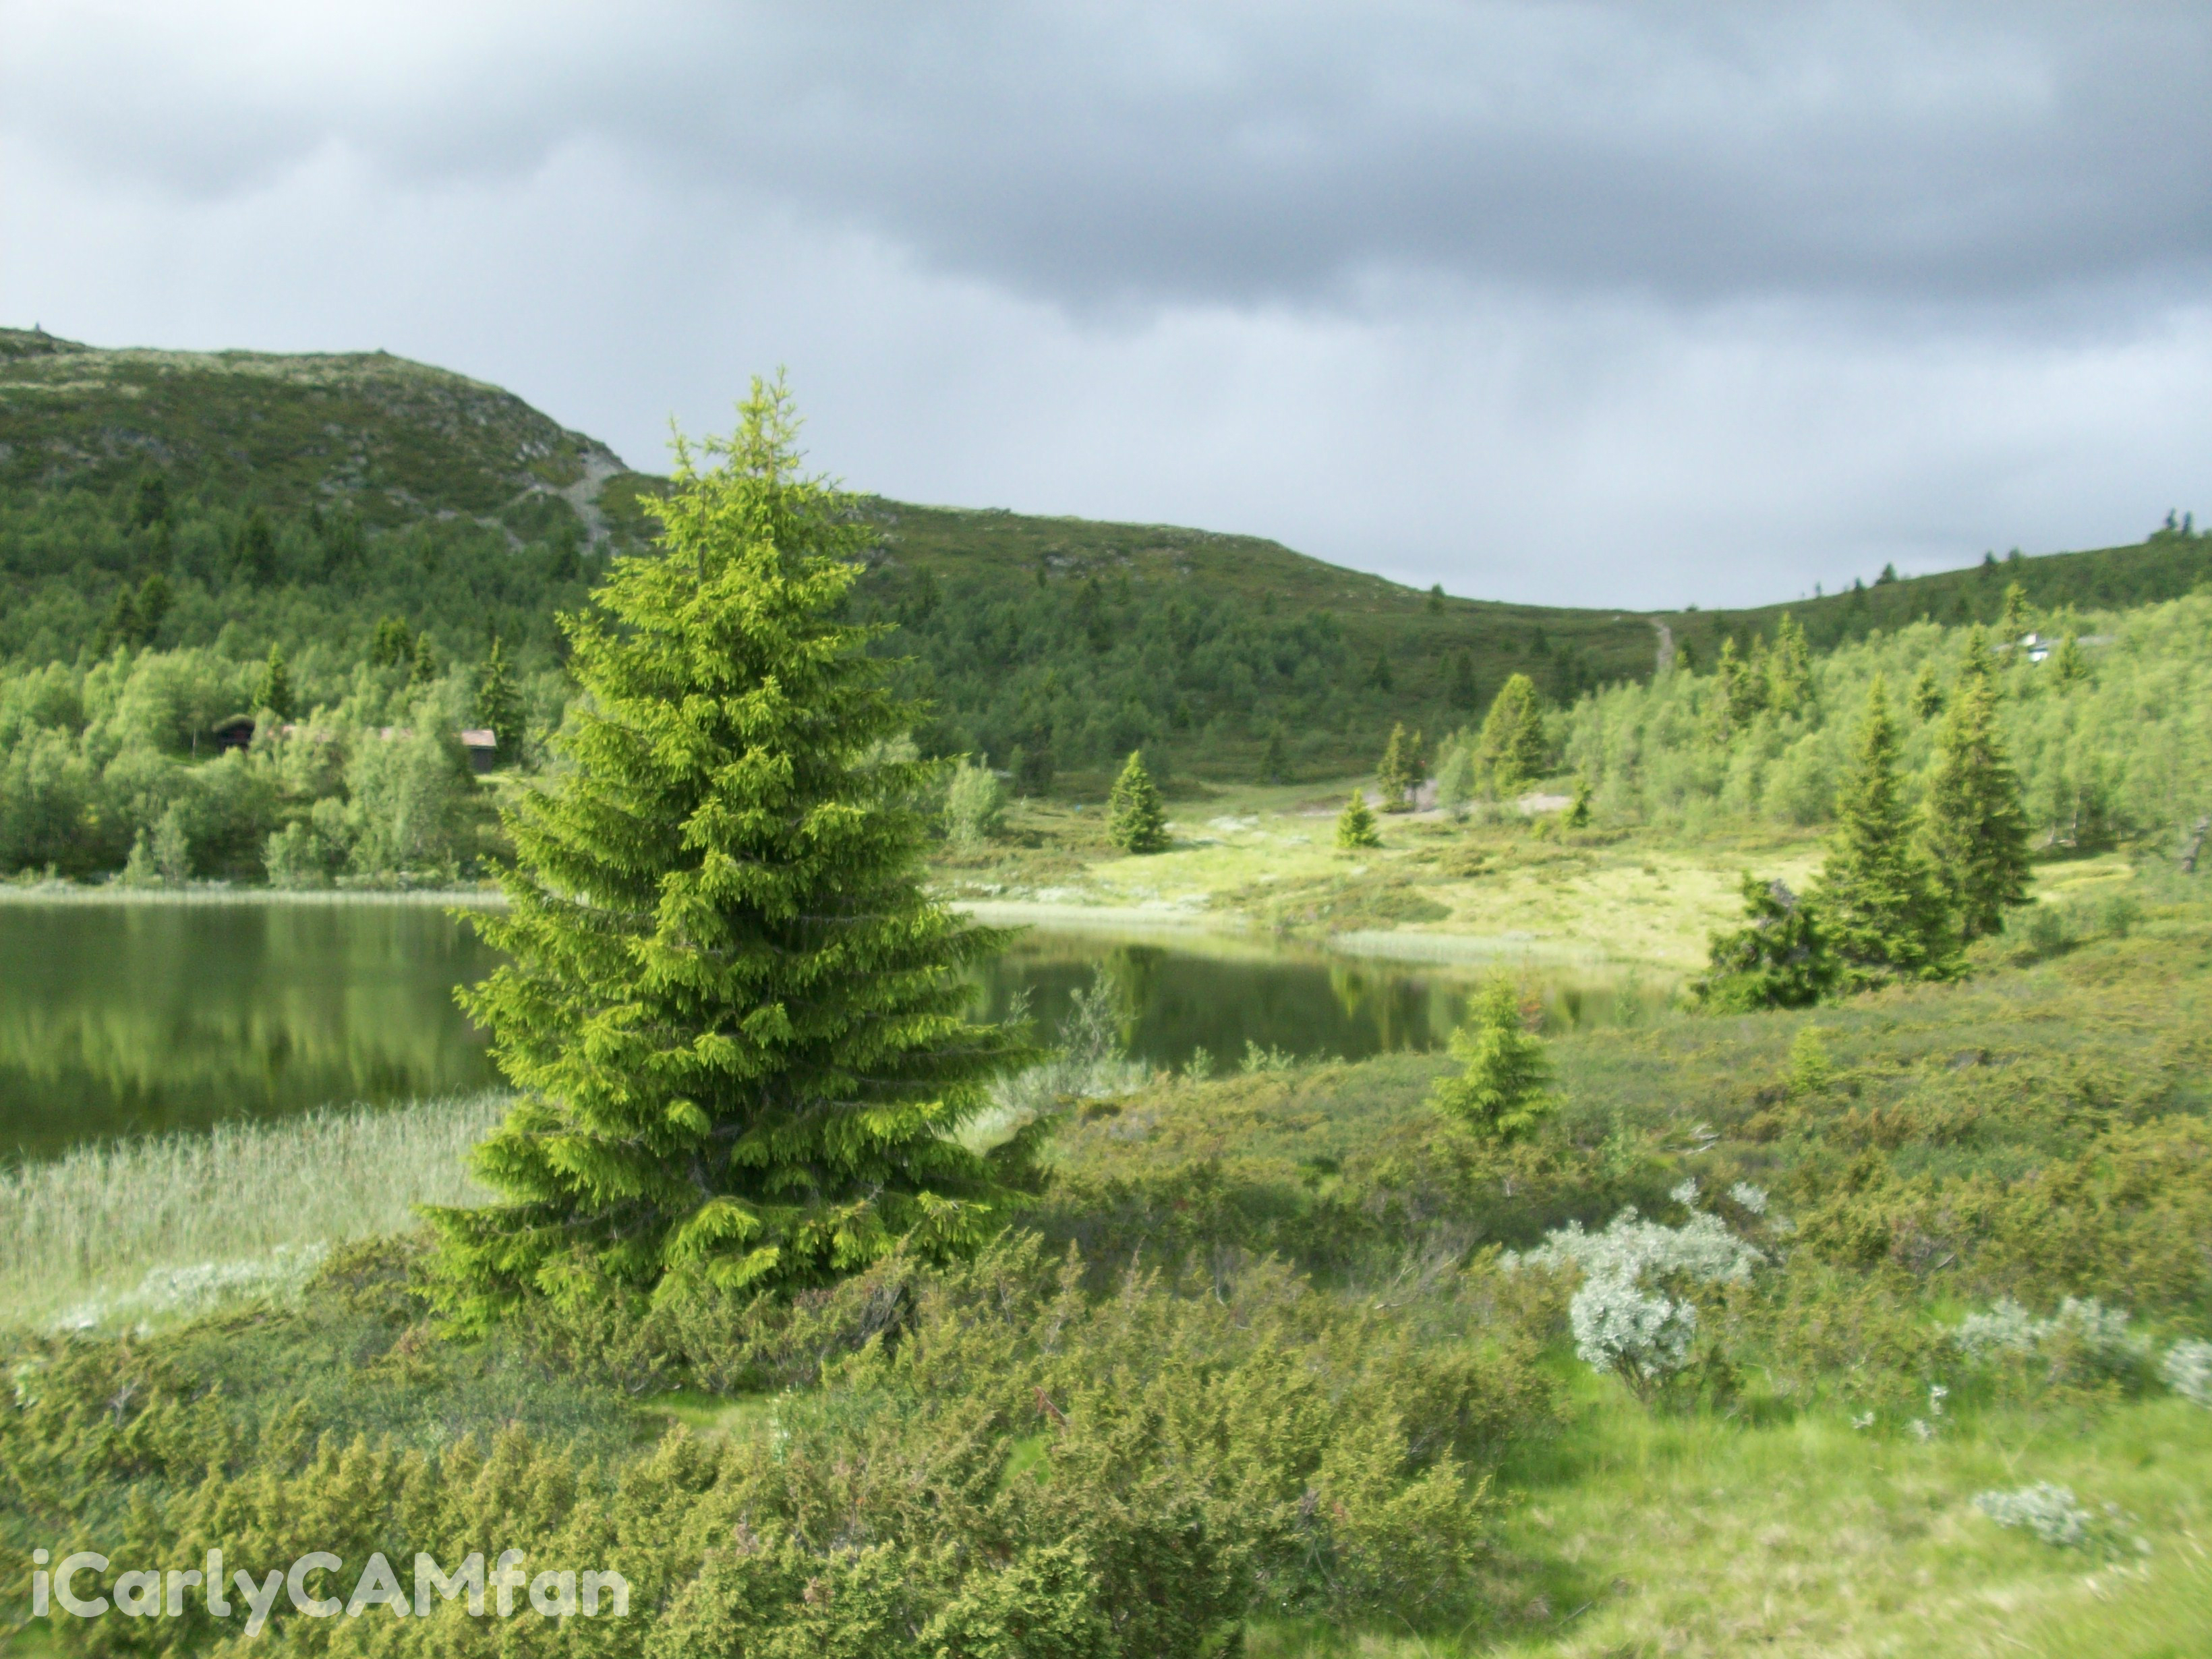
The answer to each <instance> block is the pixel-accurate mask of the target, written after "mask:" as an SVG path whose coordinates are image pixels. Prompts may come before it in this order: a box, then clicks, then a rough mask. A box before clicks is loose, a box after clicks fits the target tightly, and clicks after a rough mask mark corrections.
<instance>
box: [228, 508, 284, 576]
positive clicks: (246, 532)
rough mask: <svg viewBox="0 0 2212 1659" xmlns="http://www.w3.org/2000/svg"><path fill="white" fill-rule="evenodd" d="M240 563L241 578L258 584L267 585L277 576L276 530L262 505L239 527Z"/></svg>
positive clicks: (249, 514) (247, 516)
mask: <svg viewBox="0 0 2212 1659" xmlns="http://www.w3.org/2000/svg"><path fill="white" fill-rule="evenodd" d="M237 566H238V574H239V576H240V579H242V580H246V581H248V582H252V583H253V584H254V585H256V586H267V585H268V584H269V583H270V582H272V581H274V580H276V531H275V530H274V529H273V528H271V526H270V523H269V514H268V513H266V512H265V511H264V509H262V508H260V507H255V508H254V509H253V510H252V512H251V513H247V514H246V523H245V524H244V526H241V527H240V530H239V532H238V553H237Z"/></svg>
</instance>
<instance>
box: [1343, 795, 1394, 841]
mask: <svg viewBox="0 0 2212 1659" xmlns="http://www.w3.org/2000/svg"><path fill="white" fill-rule="evenodd" d="M1336 844H1337V845H1338V846H1339V847H1340V848H1342V849H1343V850H1344V851H1346V852H1347V853H1356V852H1358V851H1360V850H1362V849H1363V848H1370V847H1380V846H1381V845H1382V844H1383V834H1382V831H1381V830H1379V829H1376V825H1375V814H1374V813H1372V812H1370V811H1368V810H1367V796H1366V793H1365V792H1364V791H1362V790H1358V789H1355V790H1353V791H1352V799H1350V800H1348V801H1346V802H1345V804H1344V811H1341V812H1340V813H1338V814H1337V815H1336Z"/></svg>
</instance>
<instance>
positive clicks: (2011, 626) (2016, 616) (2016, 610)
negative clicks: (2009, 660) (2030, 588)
mask: <svg viewBox="0 0 2212 1659" xmlns="http://www.w3.org/2000/svg"><path fill="white" fill-rule="evenodd" d="M2002 626H2003V629H2004V636H2005V638H2007V639H2008V640H2011V641H2014V642H2015V643H2017V642H2018V641H2019V639H2020V636H2021V635H2022V634H2024V633H2026V632H2027V589H2026V588H2024V587H2022V586H2021V585H2020V584H2019V583H2018V582H2008V583H2006V584H2005V592H2004V618H2003V623H2002Z"/></svg>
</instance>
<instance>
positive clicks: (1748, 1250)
mask: <svg viewBox="0 0 2212 1659" xmlns="http://www.w3.org/2000/svg"><path fill="white" fill-rule="evenodd" d="M1672 1196H1673V1197H1674V1200H1675V1201H1676V1202H1677V1203H1681V1204H1692V1203H1694V1201H1695V1200H1696V1198H1697V1185H1696V1183H1695V1182H1684V1183H1683V1184H1682V1186H1680V1187H1678V1188H1675V1189H1674V1194H1672ZM1765 1259H1766V1258H1765V1254H1764V1252H1762V1251H1761V1250H1759V1248H1758V1247H1757V1246H1755V1245H1753V1244H1750V1243H1746V1242H1745V1241H1744V1240H1742V1239H1741V1238H1738V1237H1736V1236H1735V1234H1734V1233H1732V1232H1730V1231H1729V1230H1728V1228H1727V1227H1726V1226H1725V1225H1723V1223H1722V1222H1721V1220H1720V1218H1718V1217H1717V1216H1715V1215H1712V1214H1710V1213H1709V1212H1705V1211H1702V1210H1695V1209H1693V1210H1692V1212H1691V1213H1690V1218H1689V1219H1688V1220H1687V1221H1685V1222H1684V1223H1683V1224H1682V1225H1680V1226H1679V1227H1668V1226H1664V1225H1661V1224H1660V1223H1658V1222H1656V1221H1646V1220H1645V1219H1644V1218H1643V1217H1642V1216H1640V1215H1639V1214H1638V1212H1637V1211H1636V1208H1635V1206H1633V1205H1632V1206H1629V1207H1628V1208H1627V1209H1625V1210H1623V1211H1622V1212H1620V1214H1619V1215H1617V1216H1615V1217H1614V1218H1613V1222H1612V1225H1609V1226H1607V1228H1606V1230H1605V1231H1603V1232H1601V1233H1590V1232H1585V1231H1583V1227H1582V1225H1581V1224H1580V1223H1579V1222H1572V1221H1571V1222H1569V1223H1568V1224H1567V1225H1565V1227H1561V1228H1559V1229H1558V1230H1556V1231H1553V1232H1552V1233H1550V1234H1548V1235H1547V1237H1546V1238H1545V1241H1544V1243H1542V1244H1541V1245H1539V1246H1538V1247H1537V1248H1536V1249H1533V1250H1528V1251H1523V1252H1522V1253H1520V1254H1518V1255H1513V1254H1509V1255H1506V1256H1504V1258H1503V1259H1502V1260H1503V1265H1504V1266H1505V1267H1566V1266H1569V1265H1570V1264H1571V1265H1573V1266H1575V1267H1579V1268H1581V1269H1582V1273H1583V1283H1582V1288H1581V1289H1579V1290H1577V1291H1576V1292H1575V1296H1574V1300H1573V1301H1572V1303H1571V1304H1569V1306H1568V1309H1567V1317H1568V1319H1569V1321H1570V1322H1571V1324H1572V1326H1573V1328H1574V1334H1575V1355H1576V1357H1577V1358H1579V1359H1580V1360H1582V1362H1583V1364H1586V1365H1589V1366H1590V1367H1591V1368H1592V1369H1594V1370H1601V1371H1608V1372H1611V1373H1612V1374H1613V1375H1614V1376H1619V1377H1620V1379H1621V1380H1622V1381H1623V1382H1624V1383H1627V1384H1628V1386H1629V1388H1630V1389H1632V1390H1633V1391H1634V1392H1635V1393H1636V1395H1638V1398H1642V1399H1648V1398H1650V1395H1651V1392H1652V1390H1654V1389H1656V1388H1657V1387H1658V1386H1659V1384H1660V1383H1663V1382H1665V1381H1666V1379H1667V1378H1668V1377H1669V1376H1673V1375H1674V1373H1675V1372H1676V1371H1679V1370H1681V1369H1682V1367H1683V1366H1684V1365H1685V1364H1688V1363H1689V1358H1690V1348H1691V1345H1692V1343H1693V1342H1694V1341H1695V1340H1696V1339H1697V1334H1698V1310H1697V1309H1696V1308H1695V1307H1694V1306H1693V1305H1692V1304H1690V1303H1689V1302H1687V1301H1685V1300H1683V1299H1681V1298H1680V1297H1674V1296H1671V1295H1669V1294H1668V1292H1667V1291H1666V1290H1665V1288H1664V1287H1663V1281H1664V1280H1666V1279H1691V1280H1694V1281H1695V1282H1697V1283H1699V1284H1701V1285H1718V1284H1725V1283H1735V1282H1739V1281H1741V1280H1743V1279H1748V1278H1749V1277H1750V1276H1751V1272H1752V1269H1753V1267H1756V1266H1757V1265H1758V1264H1759V1263H1760V1262H1762V1261H1765Z"/></svg>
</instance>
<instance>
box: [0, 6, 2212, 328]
mask: <svg viewBox="0 0 2212 1659" xmlns="http://www.w3.org/2000/svg"><path fill="white" fill-rule="evenodd" d="M462 10H463V12H464V16H463V18H462V19H460V20H458V21H457V20H451V19H448V20H444V21H441V20H439V19H438V18H437V17H436V16H435V14H433V15H419V14H418V15H411V16H410V15H408V14H406V13H404V12H400V13H386V14H385V15H384V16H385V19H386V22H385V24H384V25H383V26H384V27H400V28H406V27H410V26H411V27H416V28H420V29H422V31H423V32H424V35H425V37H426V38H424V39H422V40H418V41H417V42H416V44H415V45H414V46H413V47H412V48H411V49H410V47H409V46H408V45H407V44H406V43H404V42H397V43H395V42H391V41H386V42H384V43H382V44H380V45H379V44H372V43H369V42H365V41H364V40H362V37H361V33H360V32H359V31H358V30H357V29H344V28H340V29H335V30H332V31H331V32H329V33H325V34H322V35H320V36H318V34H317V32H316V31H314V30H313V28H312V27H306V26H305V25H303V23H302V22H301V21H300V20H299V19H295V21H293V22H292V23H290V24H289V25H286V26H282V27H279V28H278V29H277V30H276V34H275V39H274V40H264V41H263V42H261V43H259V46H258V50H257V49H256V48H255V47H254V46H248V47H247V49H246V50H245V51H244V52H241V53H236V54H225V55H224V56H222V57H219V58H218V57H215V56H213V55H209V56H205V57H198V58H194V57H191V56H188V57H187V58H185V61H184V62H182V63H179V62H178V61H177V60H176V58H175V55H174V54H175V52H176V50H177V46H178V43H177V41H176V40H174V38H173V33H172V32H169V31H164V30H161V29H158V28H156V29H151V30H144V31H140V32H137V33H136V35H135V38H134V36H133V35H132V34H131V33H126V32H125V31H123V30H120V29H118V30H115V31H112V32H109V31H102V30H99V29H97V28H94V29H85V28H83V27H78V28H76V30H74V31H72V33H71V34H70V40H72V41H73V42H75V43H77V44H78V46H80V47H81V48H82V47H89V48H94V49H96V50H97V52H99V53H100V54H101V55H103V56H110V58H111V61H110V63H109V66H108V68H107V70H106V72H105V73H102V74H79V73H69V74H64V75H61V76H52V75H50V74H49V73H48V72H47V70H46V69H43V68H41V67H40V64H39V63H38V62H37V60H36V57H35V55H33V57H30V58H21V59H18V60H17V66H16V69H15V70H14V71H13V72H12V73H9V75H8V81H9V83H11V84H10V88H9V89H10V97H11V101H14V102H16V103H17V104H18V106H19V108H21V106H26V105H27V106H41V107H40V108H39V113H38V115H37V116H36V117H34V118H33V119H34V120H36V121H38V122H39V123H40V124H42V125H47V126H48V127H50V128H52V129H55V130H59V131H66V132H68V133H69V134H70V136H71V137H72V139H73V141H74V142H75V143H77V144H78V145H80V146H82V148H83V149H85V150H86V151H87V152H88V153H93V154H101V155H104V158H105V161H106V164H107V165H108V166H110V167H114V168H117V169H118V170H122V171H125V172H132V171H137V172H142V173H152V174H155V175H158V176H161V177H162V178H165V179H167V180H169V181H171V182H173V183H175V184H179V185H184V186H185V187H188V188H196V189H198V190H201V191H209V192H219V191H223V190H226V189H228V188H232V187H234V186H235V185H237V184H238V183H240V181H241V180H243V179H250V178H252V176H254V175H255V174H256V173H260V172H265V171H266V170H267V169H270V168H271V167H277V166H280V165H282V164H283V162H285V161H288V160H291V159H295V158H296V157H297V156H298V155H301V154H303V153H305V152H307V150H309V149H313V147H314V146H315V145H317V144H319V143H327V142H331V140H333V139H337V140H339V141H343V142H345V143H349V144H351V145H353V146H355V147H356V148H358V149H360V150H361V151H362V152H363V153H364V154H367V155H370V156H372V157H374V158H375V159H376V160H377V161H380V163H381V164H382V165H384V166H386V167H389V168H391V169H392V170H393V171H394V172H395V173H398V174H399V175H401V176H404V177H410V178H415V179H435V178H439V177H443V176H449V175H457V176H468V175H471V174H474V173H483V172H484V171H487V170H489V171H495V172H496V171H499V170H502V169H505V170H527V169H529V168H531V167H535V166H538V165H539V164H540V163H542V161H544V157H545V156H546V155H548V154H550V152H551V151H552V150H554V149H556V148H557V147H558V146H559V145H561V144H562V143H566V142H569V141H571V140H573V139H574V138H575V137H578V136H580V135H588V136H595V137H601V138H604V139H607V140H611V141H612V142H615V143H619V144H622V145H624V146H628V147H632V148H634V149H636V150H637V151H639V152H641V153H642V154H644V155H648V156H651V157H652V158H653V159H654V161H656V162H657V163H658V164H659V165H662V166H665V167H667V168H669V169H670V170H671V171H672V172H673V173H676V174H677V175H678V176H684V177H687V178H690V179H692V180H694V181H695V182H697V183H700V184H702V185H707V186H708V187H709V188H712V187H714V186H717V185H719V186H723V187H729V188H738V189H742V190H744V191H746V192H748V193H749V194H756V195H765V196H768V197H775V198H778V199H781V200H783V201H785V202H787V203H788V204H791V205H793V207H795V208H797V209H799V210H801V211H803V212H805V213H808V214H813V215H819V216H825V217H827V218H830V219H833V220H837V221H842V222H849V223H853V224H856V225H860V226H863V227H865V228H868V229H870V230H872V231H874V232H876V233H878V234H883V235H884V236H886V237H889V238H890V239H892V240H895V241H896V242H897V243H898V244H900V245H902V246H906V247H908V248H910V249H912V250H914V251H915V252H917V253H919V254H920V255H921V256H922V257H924V258H927V260H929V261H931V262H932V263H933V264H937V265H939V266H940V267H942V268H945V269H946V270H955V271H960V272H964V273H970V274H974V275H977V276H983V277H986V278H988V279H990V280H993V281H995V282H1000V283H1006V284H1008V285H1010V286H1012V287H1013V288H1015V289H1018V290H1020V291H1023V292H1024V293H1028V294H1031V295H1038V296H1042V297H1045V298H1048V299H1052V300H1056V301H1069V302H1073V303H1079V304H1096V303H1099V302H1102V301H1105V302H1122V303H1130V302H1133V303H1136V304H1139V305H1143V304H1149V303H1157V302H1161V301H1225V302H1229V303H1251V302H1255V301H1268V300H1289V301H1297V302H1302V303H1320V304H1329V303H1335V302H1344V301H1356V300H1357V299H1358V296H1359V295H1360V294H1361V292H1362V289H1363V287H1364V284H1365V283H1367V282H1368V281H1369V280H1370V279H1371V278H1373V277H1375V276H1377V275H1378V274H1382V275H1392V274H1401V273H1416V274H1420V275H1424V276H1442V277H1447V278H1451V279H1455V280H1460V281H1464V282H1468V283H1493V282H1500V281H1503V282H1509V283H1525V284H1529V285H1533V286H1536V287H1540V288H1551V289H1560V288H1565V289H1591V288H1595V289H1630V290H1635V291H1639V292H1648V293H1650V294H1653V295H1659V296H1663V297H1666V298H1669V299H1673V300H1677V301H1689V302H1700V301H1721V300H1732V299H1739V298H1742V297H1745V296H1759V295H1833V296H1840V297H1846V298H1861V299H1871V300H1875V301H1886V302H1905V303H1914V302H1925V301H1938V302H1942V301H1977V300H1987V301H1996V302H1999V303H2012V302H2017V301H2021V300H2024V299H2033V298H2036V297H2038V296H2041V295H2047V294H2049V293H2051V292H2052V291H2053V290H2073V291H2078V290H2080V289H2083V288H2087V287H2093V286H2098V285H2103V284H2109V283H2131V284H2132V283H2143V282H2146V281H2148V283H2151V284H2152V285H2153V286H2154V288H2156V287H2162V286H2163V285H2164V284H2166V283H2170V282H2189V281H2193V280H2197V279H2199V278H2201V277H2202V276H2203V273H2204V271H2205V270H2206V269H2207V268H2208V264H2212V97H2209V96H2208V95H2207V90H2208V86H2212V8H2208V7H2205V6H2203V5H2202V4H2191V5H2172V6H2162V5H2157V4H2130V5H2128V6H2081V5H2067V6H2053V7H2035V6H1990V7H1955V6H1954V7H1944V6H1930V5H1906V6H1879V5H1864V4H1862V5H1851V6H1827V7H1799V6H1788V7H1762V6H1747V5H1735V6H1730V5H1705V6H1684V5H1665V4H1649V3H1628V4H1616V5H1598V4H1582V5H1566V4H1559V5H1533V6H1532V5H1525V4H1516V5H1498V4H1373V3H1370V4H1365V5H1357V6H1330V7H1320V6H1311V5H1306V6H1299V5H1288V6H1280V5H1278V6H1212V7H1208V6H1198V5H1189V4H1179V5H1174V6H1164V7H1138V6H1119V5H1117V6H1037V5H1034V4H1004V5H982V4H978V5H969V6H962V7H954V8H927V7H920V6H905V5H889V4H882V3H878V4H873V5H865V6H860V5H850V4H846V5H811V6H806V7H777V8H763V7H732V8H722V7H710V6H685V7H676V8H666V7H663V8H652V7H641V8H637V9H629V8H623V9H620V10H616V9H598V10H589V9H572V8H561V7H557V6H556V7H552V8H550V9H545V10H543V11H538V12H534V13H532V14H529V15H514V16H513V18H512V19H511V26H509V27H499V26H498V24H497V22H496V21H486V20H496V19H497V18H498V17H499V15H500V14H498V13H496V12H479V13H477V14H476V19H477V21H475V22H474V23H473V24H471V22H470V21H468V19H467V15H466V9H462ZM181 15H183V16H184V17H185V18H187V19H192V18H198V17H201V16H203V15H204V14H202V13H200V12H198V11H197V10H196V9H187V10H186V11H185V12H184V13H183V14H181ZM304 15H305V16H306V17H307V18H308V19H312V18H313V15H315V9H312V8H311V9H306V10H305V14H304ZM374 17H375V15H374V14H372V15H371V21H372V22H374ZM395 19H396V20H398V21H396V22H394V21H392V20H395ZM541 26H542V33H540V32H539V31H540V27H541ZM318 38H320V39H321V40H323V41H324V42H325V45H326V46H327V55H326V56H324V57H323V58H321V59H320V61H318V58H317V54H316V53H315V52H313V49H312V48H313V44H314V42H315V40H317V39H318ZM272 48H273V49H272ZM80 55H81V56H82V55H89V54H88V53H81V54H80ZM117 58H119V59H120V63H121V66H122V72H121V73H119V74H118V73H117V64H116V62H115V61H114V60H115V59H117ZM133 59H136V60H137V64H136V68H137V70H138V71H139V72H138V73H136V74H134V73H133V72H132V68H133V65H132V60H133ZM77 67H82V68H89V67H90V65H89V64H80V65H78V66H77ZM349 69H351V70H355V71H356V72H354V73H349ZM264 70H274V71H277V72H276V73H274V74H264V72H263V71H264ZM179 71H181V72H179Z"/></svg>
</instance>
